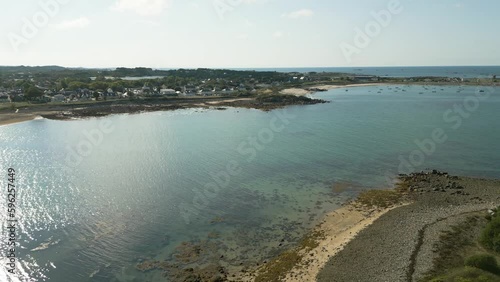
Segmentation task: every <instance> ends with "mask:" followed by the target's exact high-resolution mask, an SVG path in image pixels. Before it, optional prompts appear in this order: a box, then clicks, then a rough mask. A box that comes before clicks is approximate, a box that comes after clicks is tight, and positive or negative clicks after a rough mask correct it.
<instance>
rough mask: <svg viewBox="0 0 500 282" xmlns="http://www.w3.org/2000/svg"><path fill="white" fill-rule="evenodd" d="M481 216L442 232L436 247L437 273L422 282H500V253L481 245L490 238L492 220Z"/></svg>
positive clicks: (432, 272) (434, 270)
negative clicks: (499, 262)
mask: <svg viewBox="0 0 500 282" xmlns="http://www.w3.org/2000/svg"><path fill="white" fill-rule="evenodd" d="M495 218H500V216H499V215H497V216H496V217H493V218H491V217H488V216H484V215H483V214H478V215H474V216H471V217H469V218H467V220H465V221H464V222H462V223H460V224H458V225H455V226H452V227H451V229H450V230H449V231H446V232H443V234H442V235H441V236H440V239H439V241H438V242H437V243H436V245H435V251H436V252H437V255H438V256H437V257H436V259H434V261H433V264H434V269H433V270H432V271H430V272H429V273H428V275H427V276H426V278H425V279H423V281H431V282H469V281H470V282H476V281H483V282H489V281H492V282H493V281H495V282H498V281H500V269H499V268H498V266H497V262H498V261H500V253H497V252H495V251H494V250H492V249H490V248H488V247H487V246H486V247H485V245H484V244H483V243H482V241H483V240H484V238H485V236H486V237H488V234H491V233H490V231H491V228H488V226H491V225H492V224H491V223H492V221H493V219H495ZM485 234H486V235H485Z"/></svg>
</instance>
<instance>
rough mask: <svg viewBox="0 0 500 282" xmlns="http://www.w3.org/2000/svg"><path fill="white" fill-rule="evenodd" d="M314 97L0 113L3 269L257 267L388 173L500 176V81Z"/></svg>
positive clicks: (104, 271) (39, 273) (27, 272)
mask: <svg viewBox="0 0 500 282" xmlns="http://www.w3.org/2000/svg"><path fill="white" fill-rule="evenodd" d="M406 72H410V71H409V70H408V71H406ZM483 72H484V73H485V74H487V73H489V72H488V71H483ZM386 73H389V72H386ZM311 97H313V98H318V99H324V100H327V101H329V103H326V104H317V105H307V106H291V107H288V108H286V109H278V110H273V111H269V112H264V111H260V110H253V109H238V108H229V109H226V110H218V109H189V110H178V111H170V112H151V113H142V114H125V115H112V116H107V117H100V118H87V119H80V120H70V121H55V120H47V119H37V120H33V121H29V122H23V123H18V124H12V125H7V126H2V127H0V172H2V173H1V174H0V175H2V176H1V177H0V187H2V192H1V193H0V202H1V204H0V209H1V210H0V221H1V224H2V233H1V234H0V250H2V255H1V260H2V269H1V270H0V281H9V280H8V279H10V281H75V282H79V281H172V280H171V279H170V280H169V277H168V275H166V273H165V271H164V270H151V271H145V272H143V271H140V270H139V269H138V268H137V266H138V265H140V264H141V263H144V262H148V261H165V262H168V263H170V264H172V265H177V266H180V267H181V268H182V267H195V268H196V267H203V266H205V265H209V264H217V265H221V266H223V267H225V268H227V269H238V267H241V266H255V265H256V264H257V263H262V261H264V260H269V259H270V258H272V257H274V256H276V255H277V254H279V253H280V252H283V251H285V250H287V249H289V248H291V247H293V246H294V245H295V244H297V242H298V241H299V240H300V239H301V238H302V236H304V234H306V232H307V231H308V230H310V229H311V228H312V227H313V226H315V225H316V224H317V223H318V222H319V221H320V220H321V218H322V216H324V215H325V213H327V212H329V211H332V210H334V209H336V208H338V207H340V206H341V205H342V204H343V203H345V202H346V201H348V200H350V199H352V198H354V197H356V195H357V194H358V193H360V192H362V191H365V190H369V189H385V188H391V187H393V186H394V181H395V179H396V176H397V175H398V174H399V173H409V172H412V171H421V170H428V169H437V170H442V171H448V172H450V173H452V174H457V175H465V176H473V177H481V178H500V162H499V160H500V150H499V140H500V127H499V126H498V121H499V120H500V111H499V110H498V109H499V108H500V88H499V87H472V86H425V85H422V86H408V85H384V86H370V87H352V88H339V89H333V90H329V91H327V92H320V93H316V94H313V95H312V96H311ZM9 169H12V170H11V172H14V175H11V176H9V175H8V174H9ZM11 178H14V179H13V180H12V181H9V179H11ZM9 183H10V184H11V185H14V186H15V190H16V193H15V197H14V195H11V196H9V195H8V194H9V193H8V188H9ZM11 187H12V186H11ZM11 192H12V191H11ZM11 194H12V193H11ZM12 198H14V199H15V201H14V202H12V201H11V203H14V204H15V211H8V208H9V207H8V205H7V201H8V200H9V201H10V199H12ZM11 207H12V206H11ZM10 219H16V220H17V221H16V222H15V227H16V228H15V232H14V236H13V237H11V233H12V232H11V231H12V229H9V226H10V224H12V222H10V221H8V220H10ZM10 238H14V240H15V242H16V245H15V258H14V259H13V260H12V258H7V255H8V254H9V252H8V250H9V249H10V248H11V247H12V246H11V245H9V242H11V241H9V239H10ZM11 261H14V265H13V266H14V267H13V268H14V270H15V273H16V274H15V275H11V274H10V273H9V272H8V269H10V268H9V265H8V263H9V262H11ZM167 274H168V273H167Z"/></svg>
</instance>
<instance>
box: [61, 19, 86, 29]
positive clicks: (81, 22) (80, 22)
mask: <svg viewBox="0 0 500 282" xmlns="http://www.w3.org/2000/svg"><path fill="white" fill-rule="evenodd" d="M89 24H90V20H89V19H88V18H86V17H81V18H78V19H74V20H69V21H63V22H61V23H58V24H54V25H53V27H55V28H58V29H73V28H84V27H86V26H88V25H89Z"/></svg>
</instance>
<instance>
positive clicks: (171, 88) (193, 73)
mask: <svg viewBox="0 0 500 282" xmlns="http://www.w3.org/2000/svg"><path fill="white" fill-rule="evenodd" d="M489 81H490V82H491V81H493V82H496V77H492V79H491V80H489ZM486 82H487V81H480V80H479V79H469V80H464V79H462V78H447V77H443V78H439V77H418V78H387V77H377V76H369V75H353V74H343V73H326V72H323V73H318V72H308V73H298V72H290V73H282V72H270V71H236V70H213V69H178V70H154V69H151V68H117V69H113V70H102V69H69V68H63V67H57V66H46V67H24V66H20V67H0V103H15V102H18V103H19V102H29V103H35V104H44V103H73V102H82V101H106V100H108V99H131V100H133V99H147V98H148V97H196V96H200V97H207V96H216V97H217V96H218V97H249V96H256V95H260V94H277V93H279V92H280V91H281V90H283V89H287V88H294V87H298V88H305V89H307V88H308V87H313V86H314V85H319V84H332V85H346V84H360V83H446V84H450V83H452V84H460V83H462V84H481V83H486ZM312 90H314V89H312Z"/></svg>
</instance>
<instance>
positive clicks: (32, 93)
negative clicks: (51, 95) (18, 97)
mask: <svg viewBox="0 0 500 282" xmlns="http://www.w3.org/2000/svg"><path fill="white" fill-rule="evenodd" d="M24 96H25V97H26V98H27V99H28V100H30V101H31V100H33V99H36V98H40V97H42V96H43V92H42V90H40V89H38V88H37V87H35V86H30V87H28V88H27V89H26V91H25V93H24Z"/></svg>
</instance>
